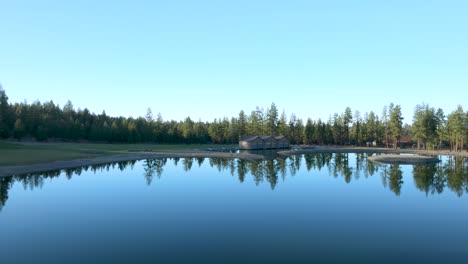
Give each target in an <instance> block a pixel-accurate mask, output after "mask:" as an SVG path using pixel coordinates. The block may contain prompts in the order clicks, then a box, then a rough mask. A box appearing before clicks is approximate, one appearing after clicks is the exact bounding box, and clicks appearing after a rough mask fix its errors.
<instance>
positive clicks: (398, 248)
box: [0, 154, 468, 263]
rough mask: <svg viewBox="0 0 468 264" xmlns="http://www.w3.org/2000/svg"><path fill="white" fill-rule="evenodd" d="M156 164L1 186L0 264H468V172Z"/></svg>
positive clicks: (459, 165)
mask: <svg viewBox="0 0 468 264" xmlns="http://www.w3.org/2000/svg"><path fill="white" fill-rule="evenodd" d="M441 158H442V160H443V162H441V163H438V164H431V165H415V166H413V165H382V164H379V163H373V162H369V161H367V155H366V154H314V155H302V156H292V157H289V158H286V159H282V158H279V157H272V158H271V159H270V160H265V161H261V162H249V161H243V160H236V159H232V160H228V159H157V160H144V161H138V162H121V163H115V164H107V165H103V166H89V167H84V168H79V169H74V170H63V171H55V172H48V173H44V174H30V175H23V176H13V177H6V178H0V207H1V211H0V234H1V237H0V259H1V263H104V262H111V263H145V262H146V263H156V262H157V263H258V262H268V263H311V262H314V261H316V262H325V263H333V262H336V263H352V262H360V263H364V262H374V263H376V262H378V263H387V262H388V263H401V262H412V263H448V262H452V263H454V262H457V263H466V261H468V250H466V247H467V245H468V228H467V226H466V225H467V223H468V197H467V195H466V192H467V191H468V169H467V168H468V161H467V159H462V158H453V157H441Z"/></svg>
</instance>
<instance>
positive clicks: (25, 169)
mask: <svg viewBox="0 0 468 264" xmlns="http://www.w3.org/2000/svg"><path fill="white" fill-rule="evenodd" d="M314 153H385V154H400V153H411V154H422V155H460V156H468V153H467V152H461V153H453V152H448V151H436V152H433V151H416V150H393V149H385V148H353V147H326V146H315V147H307V148H292V149H289V150H284V151H278V154H279V155H283V156H290V155H300V154H314ZM157 158H238V159H244V160H262V159H264V158H265V157H264V156H263V155H259V154H252V153H248V152H241V153H230V152H217V151H206V150H180V151H161V152H129V153H125V154H116V155H110V156H103V157H97V158H90V159H75V160H58V161H54V162H49V163H38V164H32V165H24V166H0V177H4V176H11V175H18V174H27V173H35V172H43V171H52V170H61V169H70V168H78V167H81V166H89V165H99V164H105V163H113V162H121V161H130V160H143V159H157ZM399 158H400V159H408V158H411V156H400V157H399Z"/></svg>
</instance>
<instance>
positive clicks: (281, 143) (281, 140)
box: [275, 136, 289, 149]
mask: <svg viewBox="0 0 468 264" xmlns="http://www.w3.org/2000/svg"><path fill="white" fill-rule="evenodd" d="M275 140H276V148H279V149H283V148H289V140H288V139H287V138H286V137H285V136H277V137H275Z"/></svg>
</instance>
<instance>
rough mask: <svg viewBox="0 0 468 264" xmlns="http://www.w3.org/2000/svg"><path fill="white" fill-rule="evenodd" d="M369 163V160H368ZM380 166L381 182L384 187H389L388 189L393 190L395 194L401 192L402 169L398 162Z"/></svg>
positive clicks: (398, 194)
mask: <svg viewBox="0 0 468 264" xmlns="http://www.w3.org/2000/svg"><path fill="white" fill-rule="evenodd" d="M369 163H371V162H369ZM381 167H382V173H381V176H382V184H383V186H384V187H385V188H387V187H389V189H390V191H392V192H394V193H395V194H396V195H397V196H400V194H401V187H402V185H403V171H402V170H401V169H400V165H399V164H390V165H383V164H382V165H381Z"/></svg>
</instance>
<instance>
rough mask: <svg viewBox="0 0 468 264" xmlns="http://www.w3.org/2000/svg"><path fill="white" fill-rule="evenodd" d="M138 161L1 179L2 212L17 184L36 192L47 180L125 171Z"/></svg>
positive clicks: (0, 200)
mask: <svg viewBox="0 0 468 264" xmlns="http://www.w3.org/2000/svg"><path fill="white" fill-rule="evenodd" d="M135 163H136V161H135V160H132V161H122V162H114V163H106V164H100V165H89V166H82V167H77V168H70V169H63V170H52V171H46V172H40V173H27V174H21V175H14V176H9V177H0V210H1V209H2V207H3V206H4V205H5V203H6V201H7V199H8V191H9V190H10V188H11V187H12V186H13V184H14V183H15V182H17V183H20V184H22V185H23V187H24V189H30V190H34V189H36V188H42V186H43V185H44V182H45V181H46V180H47V179H53V178H57V177H59V176H60V175H61V174H62V173H64V174H65V177H67V179H71V178H72V177H73V176H80V175H81V173H82V172H83V171H91V172H93V173H97V172H99V171H104V170H106V171H109V170H111V169H117V168H118V169H120V170H121V171H123V170H125V169H126V168H127V167H131V168H133V166H134V165H135Z"/></svg>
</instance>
